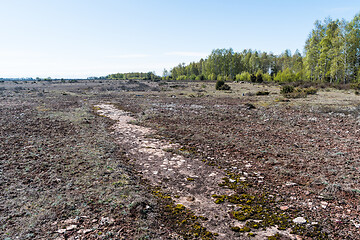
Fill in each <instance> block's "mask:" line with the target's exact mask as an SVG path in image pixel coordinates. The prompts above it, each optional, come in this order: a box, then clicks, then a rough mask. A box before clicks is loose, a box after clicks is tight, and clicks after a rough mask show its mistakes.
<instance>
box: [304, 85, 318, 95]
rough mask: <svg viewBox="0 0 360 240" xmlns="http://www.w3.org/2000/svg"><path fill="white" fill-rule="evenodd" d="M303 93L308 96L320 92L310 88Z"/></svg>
mask: <svg viewBox="0 0 360 240" xmlns="http://www.w3.org/2000/svg"><path fill="white" fill-rule="evenodd" d="M303 91H304V92H305V93H306V94H308V95H314V94H316V93H317V91H318V90H317V89H316V88H313V87H309V88H304V89H303Z"/></svg>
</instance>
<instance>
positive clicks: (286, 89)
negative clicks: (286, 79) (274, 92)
mask: <svg viewBox="0 0 360 240" xmlns="http://www.w3.org/2000/svg"><path fill="white" fill-rule="evenodd" d="M294 89H295V88H294V86H291V85H285V86H283V87H282V88H281V90H280V93H281V94H288V93H292V92H294Z"/></svg>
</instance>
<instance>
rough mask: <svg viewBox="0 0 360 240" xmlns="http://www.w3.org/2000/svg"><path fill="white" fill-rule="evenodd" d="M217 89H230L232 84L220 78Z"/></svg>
mask: <svg viewBox="0 0 360 240" xmlns="http://www.w3.org/2000/svg"><path fill="white" fill-rule="evenodd" d="M215 88H216V90H230V86H229V85H227V84H226V83H225V81H223V80H218V81H217V82H216V85H215Z"/></svg>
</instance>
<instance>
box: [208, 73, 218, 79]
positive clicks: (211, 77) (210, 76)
mask: <svg viewBox="0 0 360 240" xmlns="http://www.w3.org/2000/svg"><path fill="white" fill-rule="evenodd" d="M216 77H217V76H216V74H215V73H211V74H209V75H208V77H207V78H208V80H216Z"/></svg>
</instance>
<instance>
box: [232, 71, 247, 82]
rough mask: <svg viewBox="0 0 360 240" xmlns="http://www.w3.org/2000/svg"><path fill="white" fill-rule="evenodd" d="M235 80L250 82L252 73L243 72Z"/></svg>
mask: <svg viewBox="0 0 360 240" xmlns="http://www.w3.org/2000/svg"><path fill="white" fill-rule="evenodd" d="M235 80H236V81H238V82H250V73H248V72H242V73H241V74H237V75H236V78H235Z"/></svg>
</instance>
